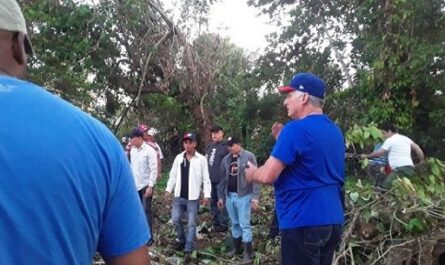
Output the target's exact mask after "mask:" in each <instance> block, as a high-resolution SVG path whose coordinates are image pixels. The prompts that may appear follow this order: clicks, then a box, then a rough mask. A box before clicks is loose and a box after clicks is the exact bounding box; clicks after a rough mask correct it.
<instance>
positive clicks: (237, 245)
mask: <svg viewBox="0 0 445 265" xmlns="http://www.w3.org/2000/svg"><path fill="white" fill-rule="evenodd" d="M232 240H233V246H232V249H231V250H230V251H229V252H228V253H227V257H229V258H233V257H234V256H235V255H237V254H241V237H239V238H233V237H232Z"/></svg>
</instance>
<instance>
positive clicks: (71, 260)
mask: <svg viewBox="0 0 445 265" xmlns="http://www.w3.org/2000/svg"><path fill="white" fill-rule="evenodd" d="M26 53H28V54H31V53H32V49H31V45H30V42H29V40H28V37H27V36H26V26H25V20H24V18H23V15H22V13H21V10H20V8H19V6H18V4H17V2H16V1H15V0H2V4H1V6H0V113H1V115H0V124H1V126H0V213H1V218H0V235H1V240H0V264H65V265H77V264H79V265H80V264H82V265H84V264H91V262H92V260H93V257H94V255H95V251H98V252H100V253H101V254H102V256H103V257H104V258H105V260H106V262H107V264H114V265H147V264H150V260H149V256H148V249H147V246H146V244H147V242H148V241H149V240H150V234H149V230H148V226H147V222H146V220H145V216H144V212H143V210H142V207H141V204H140V202H139V199H138V195H137V192H136V188H135V184H134V181H133V178H132V175H131V171H130V167H129V164H128V161H127V159H126V157H125V155H124V153H123V151H122V148H121V146H120V144H119V143H118V141H117V140H116V138H115V137H114V135H113V134H112V133H111V132H110V131H109V130H108V129H107V128H106V127H105V126H104V125H103V124H101V123H100V122H98V121H97V120H95V119H93V118H92V117H91V116H90V115H88V114H86V113H83V112H82V111H80V110H79V109H77V108H75V107H74V106H72V105H71V104H69V103H67V102H65V101H64V100H62V99H60V98H58V97H56V96H54V95H52V94H51V93H49V92H47V91H45V89H43V88H42V87H39V86H37V85H34V84H32V83H28V82H26V81H22V80H19V79H17V78H23V77H24V75H25V72H26ZM30 132H31V133H32V137H29V135H30ZM67 139H68V140H67Z"/></svg>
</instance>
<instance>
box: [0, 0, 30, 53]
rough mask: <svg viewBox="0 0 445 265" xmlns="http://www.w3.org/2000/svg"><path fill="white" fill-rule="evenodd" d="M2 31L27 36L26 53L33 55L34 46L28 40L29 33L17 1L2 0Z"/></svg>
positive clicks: (0, 20) (0, 5) (0, 9)
mask: <svg viewBox="0 0 445 265" xmlns="http://www.w3.org/2000/svg"><path fill="white" fill-rule="evenodd" d="M0 29H3V30H7V31H11V32H22V33H24V34H25V35H26V36H25V51H26V53H28V54H32V46H31V42H30V41H29V38H28V31H27V30H26V23H25V18H24V17H23V13H22V10H21V9H20V7H19V5H18V4H17V2H16V1H15V0H1V4H0Z"/></svg>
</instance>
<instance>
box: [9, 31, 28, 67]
mask: <svg viewBox="0 0 445 265" xmlns="http://www.w3.org/2000/svg"><path fill="white" fill-rule="evenodd" d="M16 34H17V36H14V38H13V40H12V47H11V48H12V56H13V58H14V59H15V60H16V62H17V64H19V65H25V64H26V53H25V34H24V33H22V32H18V33H16Z"/></svg>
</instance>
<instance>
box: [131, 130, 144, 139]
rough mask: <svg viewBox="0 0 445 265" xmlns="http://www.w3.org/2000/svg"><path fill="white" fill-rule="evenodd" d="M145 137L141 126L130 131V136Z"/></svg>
mask: <svg viewBox="0 0 445 265" xmlns="http://www.w3.org/2000/svg"><path fill="white" fill-rule="evenodd" d="M134 137H144V133H143V132H142V131H141V130H140V129H139V128H134V129H133V130H132V131H131V133H130V138H134Z"/></svg>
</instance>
